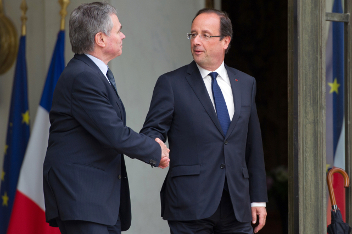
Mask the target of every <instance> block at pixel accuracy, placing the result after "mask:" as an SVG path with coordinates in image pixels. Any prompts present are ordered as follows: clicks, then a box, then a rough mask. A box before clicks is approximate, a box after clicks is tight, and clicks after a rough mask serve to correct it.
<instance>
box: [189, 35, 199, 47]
mask: <svg viewBox="0 0 352 234" xmlns="http://www.w3.org/2000/svg"><path fill="white" fill-rule="evenodd" d="M191 41H192V44H193V45H199V44H200V41H201V39H200V35H197V36H196V37H195V38H194V39H192V40H191Z"/></svg>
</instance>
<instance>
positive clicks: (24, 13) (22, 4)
mask: <svg viewBox="0 0 352 234" xmlns="http://www.w3.org/2000/svg"><path fill="white" fill-rule="evenodd" d="M0 1H1V0H0ZM20 8H21V11H22V16H21V21H22V30H21V35H22V36H26V33H27V30H26V22H27V16H26V12H27V10H28V7H27V3H26V0H23V1H22V3H21V7H20Z"/></svg>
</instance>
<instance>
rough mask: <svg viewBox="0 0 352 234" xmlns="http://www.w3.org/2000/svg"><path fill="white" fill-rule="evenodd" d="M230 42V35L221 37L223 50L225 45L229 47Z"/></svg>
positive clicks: (225, 47)
mask: <svg viewBox="0 0 352 234" xmlns="http://www.w3.org/2000/svg"><path fill="white" fill-rule="evenodd" d="M230 42H231V37H229V36H227V37H224V38H223V39H222V43H223V48H224V50H226V49H227V47H229V45H230Z"/></svg>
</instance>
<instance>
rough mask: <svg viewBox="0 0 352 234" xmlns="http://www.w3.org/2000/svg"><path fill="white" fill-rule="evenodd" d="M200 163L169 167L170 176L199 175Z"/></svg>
mask: <svg viewBox="0 0 352 234" xmlns="http://www.w3.org/2000/svg"><path fill="white" fill-rule="evenodd" d="M199 174H200V165H192V166H177V167H174V168H172V169H171V172H170V176H171V177H175V176H184V175H199Z"/></svg>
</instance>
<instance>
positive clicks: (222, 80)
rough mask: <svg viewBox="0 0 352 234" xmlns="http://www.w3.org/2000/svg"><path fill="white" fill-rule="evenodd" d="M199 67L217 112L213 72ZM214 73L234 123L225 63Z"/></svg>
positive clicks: (261, 203)
mask: <svg viewBox="0 0 352 234" xmlns="http://www.w3.org/2000/svg"><path fill="white" fill-rule="evenodd" d="M197 67H198V69H199V72H200V75H201V76H202V78H203V81H204V84H205V87H206V88H207V91H208V94H209V97H210V100H211V102H212V103H213V107H214V110H215V112H216V108H215V104H214V98H213V91H212V88H211V83H212V82H211V81H212V80H211V77H210V76H209V73H211V72H212V71H208V70H206V69H204V68H202V67H200V66H199V65H198V64H197ZM214 72H217V73H218V76H217V78H216V81H217V83H218V85H219V86H220V89H221V92H222V95H223V96H224V99H225V103H226V106H227V111H228V112H229V117H230V120H231V121H232V117H233V115H234V113H235V104H234V102H233V95H232V88H231V83H230V78H229V76H228V74H227V70H226V68H225V65H224V62H222V64H221V65H220V67H219V68H218V69H216V70H215V71H214ZM256 206H262V207H266V203H265V202H252V203H251V207H256Z"/></svg>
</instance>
